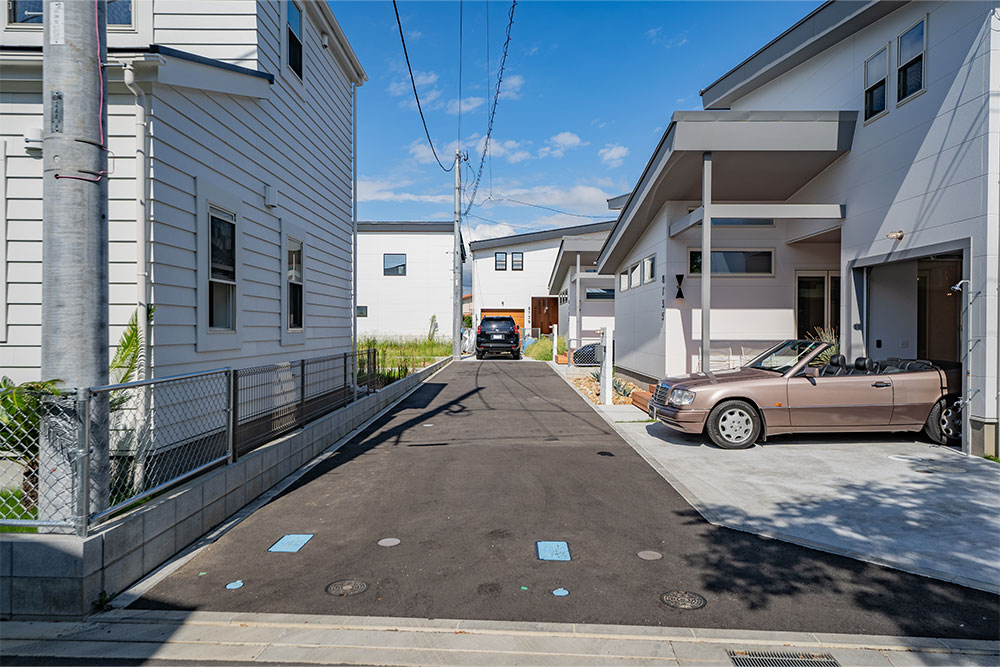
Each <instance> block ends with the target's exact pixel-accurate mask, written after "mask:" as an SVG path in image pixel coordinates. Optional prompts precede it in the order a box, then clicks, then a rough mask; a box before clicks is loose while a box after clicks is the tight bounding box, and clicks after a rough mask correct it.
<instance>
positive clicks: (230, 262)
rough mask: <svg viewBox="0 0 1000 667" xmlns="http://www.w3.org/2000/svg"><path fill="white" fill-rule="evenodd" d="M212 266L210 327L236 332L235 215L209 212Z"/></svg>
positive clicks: (216, 208)
mask: <svg viewBox="0 0 1000 667" xmlns="http://www.w3.org/2000/svg"><path fill="white" fill-rule="evenodd" d="M208 220H209V226H210V233H211V241H210V252H211V260H210V261H211V265H210V270H209V278H208V328H209V329H219V330H224V331H235V330H236V214H234V213H230V212H229V211H226V210H224V209H221V208H218V207H216V206H210V207H209V209H208Z"/></svg>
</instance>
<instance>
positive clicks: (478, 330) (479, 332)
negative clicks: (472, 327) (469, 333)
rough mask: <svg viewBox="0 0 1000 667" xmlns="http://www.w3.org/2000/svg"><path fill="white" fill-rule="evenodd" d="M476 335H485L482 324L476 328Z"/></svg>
mask: <svg viewBox="0 0 1000 667" xmlns="http://www.w3.org/2000/svg"><path fill="white" fill-rule="evenodd" d="M476 333H477V334H481V333H483V325H481V324H480V325H479V326H478V327H476Z"/></svg>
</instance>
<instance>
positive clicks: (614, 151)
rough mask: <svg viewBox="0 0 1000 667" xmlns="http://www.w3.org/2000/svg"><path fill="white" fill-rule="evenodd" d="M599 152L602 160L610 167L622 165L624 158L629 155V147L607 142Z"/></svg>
mask: <svg viewBox="0 0 1000 667" xmlns="http://www.w3.org/2000/svg"><path fill="white" fill-rule="evenodd" d="M597 154H598V155H599V156H601V162H603V163H604V164H606V165H608V166H609V167H620V166H622V160H624V158H625V156H626V155H628V148H627V147H625V146H622V145H621V144H605V146H604V148H602V149H601V150H599V151H597Z"/></svg>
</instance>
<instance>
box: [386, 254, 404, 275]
mask: <svg viewBox="0 0 1000 667" xmlns="http://www.w3.org/2000/svg"><path fill="white" fill-rule="evenodd" d="M382 275H383V276H405V275H406V255H404V254H385V255H382Z"/></svg>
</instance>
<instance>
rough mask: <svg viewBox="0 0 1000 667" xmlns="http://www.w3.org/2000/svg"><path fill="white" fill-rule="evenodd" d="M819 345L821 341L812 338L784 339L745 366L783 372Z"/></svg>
mask: <svg viewBox="0 0 1000 667" xmlns="http://www.w3.org/2000/svg"><path fill="white" fill-rule="evenodd" d="M821 345H823V343H820V342H818V341H813V340H786V341H785V342H784V343H781V344H779V345H776V346H775V347H772V348H771V349H770V350H768V351H767V352H765V353H764V354H762V355H760V356H759V357H757V358H756V359H754V360H752V361H751V362H750V363H748V364H747V368H759V369H761V370H764V371H774V372H775V373H781V374H785V373H787V372H788V371H789V370H791V369H792V368H793V367H794V366H796V365H797V364H798V363H799V362H800V361H802V360H803V359H805V358H806V357H808V356H810V355H811V354H812V353H813V352H815V351H816V350H817V349H818V348H819V347H820V346H821Z"/></svg>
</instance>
